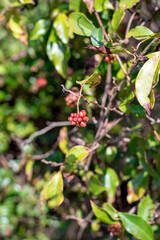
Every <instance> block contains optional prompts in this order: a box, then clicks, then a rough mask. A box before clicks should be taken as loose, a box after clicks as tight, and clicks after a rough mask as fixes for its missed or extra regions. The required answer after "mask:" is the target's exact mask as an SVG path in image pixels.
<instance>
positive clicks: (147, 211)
mask: <svg viewBox="0 0 160 240" xmlns="http://www.w3.org/2000/svg"><path fill="white" fill-rule="evenodd" d="M154 210H155V205H154V203H153V201H152V199H151V198H150V197H149V196H146V197H144V198H143V199H142V201H141V202H140V203H139V204H138V216H140V217H142V218H143V219H144V220H146V221H148V220H149V219H150V218H151V217H152V215H153V213H154Z"/></svg>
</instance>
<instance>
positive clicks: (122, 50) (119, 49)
mask: <svg viewBox="0 0 160 240" xmlns="http://www.w3.org/2000/svg"><path fill="white" fill-rule="evenodd" d="M109 49H110V51H111V53H112V54H116V53H128V54H130V55H133V54H132V53H131V52H130V51H128V50H127V49H125V48H123V47H121V46H115V47H110V48H109Z"/></svg>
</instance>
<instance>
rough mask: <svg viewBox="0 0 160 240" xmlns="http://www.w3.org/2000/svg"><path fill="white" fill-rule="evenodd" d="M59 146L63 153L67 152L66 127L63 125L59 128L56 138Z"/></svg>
mask: <svg viewBox="0 0 160 240" xmlns="http://www.w3.org/2000/svg"><path fill="white" fill-rule="evenodd" d="M58 143H59V148H60V150H61V151H62V152H63V153H64V154H67V153H68V135H67V128H66V127H63V128H61V130H60V132H59V138H58Z"/></svg>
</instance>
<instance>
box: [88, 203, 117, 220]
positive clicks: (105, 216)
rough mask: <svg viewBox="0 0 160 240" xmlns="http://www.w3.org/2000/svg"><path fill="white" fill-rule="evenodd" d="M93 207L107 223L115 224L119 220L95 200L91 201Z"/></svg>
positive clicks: (96, 214)
mask: <svg viewBox="0 0 160 240" xmlns="http://www.w3.org/2000/svg"><path fill="white" fill-rule="evenodd" d="M91 207H92V210H93V212H94V214H95V216H96V217H97V218H98V219H99V220H101V222H104V223H106V224H115V223H116V222H117V221H115V220H113V219H112V218H111V217H110V215H109V214H108V213H107V211H106V210H105V209H102V208H100V207H98V206H97V205H96V204H95V203H94V202H92V201H91Z"/></svg>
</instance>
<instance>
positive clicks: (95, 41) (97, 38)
mask: <svg viewBox="0 0 160 240" xmlns="http://www.w3.org/2000/svg"><path fill="white" fill-rule="evenodd" d="M91 42H92V45H93V46H96V47H100V46H102V45H104V36H103V29H102V27H101V28H95V29H93V30H92V33H91Z"/></svg>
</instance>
